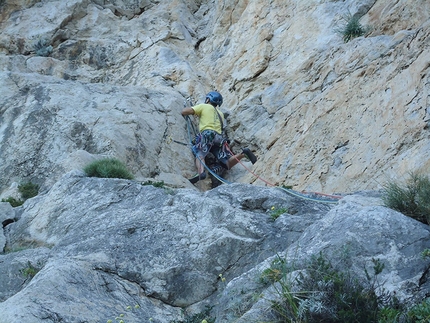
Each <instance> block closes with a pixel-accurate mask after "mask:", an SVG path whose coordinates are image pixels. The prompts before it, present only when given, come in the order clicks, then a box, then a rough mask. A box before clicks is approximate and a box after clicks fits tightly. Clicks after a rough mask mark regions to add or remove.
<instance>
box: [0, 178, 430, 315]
mask: <svg viewBox="0 0 430 323" xmlns="http://www.w3.org/2000/svg"><path fill="white" fill-rule="evenodd" d="M4 204H6V203H3V204H2V206H3V205H4ZM380 204H381V201H380V200H379V199H378V198H375V197H365V196H360V195H354V196H347V197H345V198H343V199H342V200H341V201H340V202H339V204H338V205H336V204H332V203H330V204H327V203H320V202H314V201H308V200H304V199H302V198H300V197H296V196H291V195H289V194H287V193H286V192H285V191H283V190H281V189H278V188H262V187H257V186H253V185H246V184H232V185H222V186H220V187H218V188H216V189H213V190H211V191H209V192H206V193H201V192H197V191H196V190H192V189H191V190H190V189H170V188H156V187H153V186H151V185H142V184H140V183H138V182H136V181H129V180H116V179H97V178H88V177H85V176H84V175H83V173H80V172H76V171H75V172H71V173H68V174H66V175H65V176H64V177H63V178H62V179H61V180H60V181H58V182H57V183H56V184H55V185H54V186H53V187H52V189H51V190H50V191H49V192H48V193H46V194H43V195H40V196H38V197H35V198H32V199H30V200H27V201H26V202H25V204H24V205H23V206H21V207H19V208H15V209H13V212H10V209H7V208H6V209H5V210H6V211H5V212H3V213H2V217H3V218H4V219H5V220H9V224H8V225H7V226H6V227H5V238H6V239H5V240H6V241H7V244H6V247H7V251H8V252H7V253H6V254H4V255H0V264H1V265H0V271H1V275H0V277H1V279H0V286H1V288H0V291H1V293H0V301H1V302H0V312H1V313H2V320H4V321H6V322H12V323H13V322H21V323H25V322H32V323H35V322H42V321H43V322H47V321H48V322H61V321H65V322H82V321H87V322H106V321H107V320H109V319H111V318H115V317H118V315H119V314H120V313H123V312H124V311H126V309H127V307H129V306H132V307H133V308H134V306H135V305H138V306H139V310H137V309H136V310H132V311H127V312H126V313H127V315H128V316H129V317H128V319H129V320H135V321H148V320H150V319H151V318H152V319H153V320H154V321H157V322H165V323H169V322H172V321H179V320H182V319H183V311H182V309H186V311H187V312H189V313H193V312H194V313H195V312H203V311H204V308H205V306H210V307H213V306H215V308H214V309H213V314H212V317H216V319H217V321H216V322H236V321H237V320H238V319H239V321H240V322H261V319H262V316H263V315H265V313H266V314H267V311H266V310H262V308H263V307H264V306H269V305H268V304H267V299H265V298H262V299H259V298H255V297H254V298H253V297H252V295H257V294H262V293H263V294H267V292H266V291H265V290H266V289H267V288H268V287H267V285H262V284H258V280H259V277H261V273H262V272H263V270H264V269H267V268H268V267H269V265H270V261H271V259H273V257H275V255H277V256H278V257H279V256H281V257H285V259H288V261H294V262H295V263H297V265H299V264H300V260H304V259H308V258H309V257H310V255H312V254H318V253H319V252H320V251H321V252H324V253H325V254H326V255H328V256H329V257H336V255H337V254H338V253H339V252H340V251H341V250H344V249H345V248H348V250H349V252H350V253H351V254H352V255H354V257H353V259H354V260H353V265H352V270H354V272H355V273H357V276H360V275H364V270H363V268H366V266H370V264H371V259H373V258H377V259H380V260H381V261H382V262H383V263H384V265H385V268H384V271H383V273H382V277H381V281H383V282H384V288H386V289H387V290H389V291H395V292H396V294H397V296H398V297H399V298H400V299H402V300H405V299H409V298H413V297H419V296H421V297H422V296H423V295H424V294H425V293H427V292H428V282H427V278H426V275H425V273H426V272H427V270H428V261H426V260H424V259H423V258H421V256H420V255H421V252H422V251H423V250H424V249H425V248H426V246H428V244H429V243H430V231H429V228H428V226H426V225H423V224H421V223H419V222H417V221H415V220H413V219H411V218H408V217H406V216H403V215H402V214H399V213H397V212H394V211H392V210H389V209H386V208H384V207H382V206H380ZM3 208H4V207H3ZM272 208H275V209H285V210H287V211H286V213H284V214H282V215H281V216H280V217H279V218H278V219H276V221H274V220H273V219H272V218H271V216H270V212H271V210H272ZM339 233H342V234H339ZM3 239H4V238H3ZM220 277H221V278H222V279H221V278H220ZM251 299H254V301H253V302H251V301H250V300H251ZM239 303H242V305H243V306H244V307H243V306H242V307H241V308H242V309H241V311H240V312H238V310H237V306H239ZM245 304H246V305H245ZM266 309H267V308H266ZM215 313H216V314H215ZM256 313H258V315H257V314H256ZM250 317H253V319H250Z"/></svg>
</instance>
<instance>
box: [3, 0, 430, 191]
mask: <svg viewBox="0 0 430 323" xmlns="http://www.w3.org/2000/svg"><path fill="white" fill-rule="evenodd" d="M429 10H430V4H429V3H428V2H427V1H421V2H414V3H410V2H408V1H406V0H403V1H397V2H396V3H395V4H393V3H392V1H388V0H377V1H376V0H363V1H323V2H321V1H307V2H301V3H297V2H296V1H284V0H282V1H272V2H271V3H270V5H267V3H266V2H264V1H245V0H243V1H242V0H241V1H230V2H229V1H223V2H219V1H183V0H175V1H169V2H168V3H159V2H157V1H144V0H141V1H126V0H122V1H109V2H106V1H96V0H93V1H90V0H84V1H83V0H73V1H67V2H64V1H48V2H46V1H44V2H39V1H13V3H11V2H9V1H6V2H3V3H2V4H1V29H2V34H1V35H0V62H1V66H2V68H1V70H0V73H1V77H0V82H1V83H0V88H1V89H2V93H3V96H2V99H1V101H0V113H1V114H0V115H1V121H2V122H1V126H0V140H1V146H0V158H1V163H0V171H1V173H2V177H1V179H0V190H1V191H2V192H3V191H4V190H6V189H7V188H8V187H9V186H10V185H12V184H13V182H20V181H24V180H31V181H33V182H37V183H38V184H40V185H41V186H43V187H44V188H45V189H48V188H49V187H50V186H51V185H53V183H55V182H56V181H57V180H58V179H59V178H60V177H61V176H62V175H63V174H64V173H65V172H67V171H69V170H72V169H74V168H80V167H81V166H82V165H81V164H79V163H76V162H75V159H74V156H75V154H76V152H77V151H85V152H87V153H89V154H92V155H96V156H98V155H104V156H105V155H108V156H115V157H118V158H120V159H121V160H122V161H124V162H125V163H127V165H128V166H129V167H130V168H131V169H132V170H133V172H134V173H135V174H136V176H138V177H156V176H157V175H160V174H161V173H173V174H177V175H182V176H185V177H187V176H189V175H192V174H193V173H194V172H195V170H194V164H193V162H192V155H191V153H190V151H189V149H184V148H185V146H182V145H180V144H177V143H175V142H172V141H170V138H173V139H174V140H176V141H181V142H185V143H187V142H188V139H189V138H188V135H187V131H186V127H185V123H184V121H183V119H182V118H181V117H180V115H179V112H180V110H181V109H182V107H183V102H184V99H185V98H187V97H188V96H193V97H194V99H195V101H196V102H201V101H202V100H203V98H204V95H205V93H206V92H207V91H209V90H213V89H218V90H219V91H221V93H222V94H223V96H224V99H225V100H224V102H225V104H224V106H223V108H224V109H225V110H226V111H228V112H229V113H230V117H229V122H230V127H229V136H230V138H231V140H232V148H233V149H236V150H238V149H239V148H241V147H244V146H249V147H251V148H252V149H254V150H255V151H256V153H257V155H258V157H259V162H258V163H257V164H256V165H255V166H252V167H253V171H255V173H256V174H258V175H260V177H261V178H263V179H266V181H268V182H270V183H272V184H275V185H278V184H286V185H293V186H294V187H295V188H297V189H306V190H313V191H323V192H328V193H329V192H349V191H356V190H363V189H376V188H379V187H380V186H381V185H382V184H383V183H384V182H386V181H387V180H388V179H390V178H392V177H398V176H402V175H403V174H405V173H407V172H409V171H423V172H428V171H429V168H430V164H429V151H430V149H429V140H428V138H429V120H430V112H429V95H428V88H429V85H428V84H429V64H430V61H429V57H430V55H429V44H428V42H429V39H430V37H429V24H430V22H429V17H428V14H427V13H428V12H429ZM348 12H349V13H350V14H351V15H357V16H362V18H361V20H360V23H361V24H362V25H363V26H365V27H366V28H367V29H368V30H369V31H368V33H367V34H366V37H359V38H356V39H353V40H351V41H350V42H348V43H344V42H343V40H342V36H341V35H339V33H338V32H336V30H339V29H341V28H342V27H343V26H344V25H345V21H344V20H343V17H345V16H346V15H347V14H348ZM169 142H170V144H169ZM228 176H230V177H229V179H230V180H233V181H238V182H247V183H251V182H254V181H257V183H261V181H260V180H258V179H256V178H255V177H254V175H251V174H249V173H248V172H247V171H246V170H244V169H240V167H238V168H237V169H235V170H232V171H231V172H230V174H229V175H228Z"/></svg>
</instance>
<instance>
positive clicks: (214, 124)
mask: <svg viewBox="0 0 430 323" xmlns="http://www.w3.org/2000/svg"><path fill="white" fill-rule="evenodd" d="M193 110H194V112H195V114H196V115H198V116H199V118H200V121H199V131H200V132H202V131H203V130H214V131H216V132H217V133H219V134H221V132H222V127H221V121H220V120H219V117H218V113H219V114H220V116H221V118H222V121H223V123H224V114H223V113H222V112H221V111H219V110H218V109H217V108H215V107H214V106H213V105H211V104H207V103H202V104H198V105H196V106H194V107H193ZM217 111H218V113H217Z"/></svg>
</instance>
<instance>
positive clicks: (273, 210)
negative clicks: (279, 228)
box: [270, 206, 288, 221]
mask: <svg viewBox="0 0 430 323" xmlns="http://www.w3.org/2000/svg"><path fill="white" fill-rule="evenodd" d="M270 210H271V212H270V217H271V218H272V220H273V221H276V219H277V218H279V217H280V216H281V214H284V213H287V212H288V210H287V209H286V208H283V207H281V208H279V209H276V208H275V207H274V206H272V207H271V208H270Z"/></svg>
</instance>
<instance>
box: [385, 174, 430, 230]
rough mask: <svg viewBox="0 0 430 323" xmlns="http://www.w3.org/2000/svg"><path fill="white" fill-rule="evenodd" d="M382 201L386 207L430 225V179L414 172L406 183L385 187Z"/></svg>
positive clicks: (389, 184)
mask: <svg viewBox="0 0 430 323" xmlns="http://www.w3.org/2000/svg"><path fill="white" fill-rule="evenodd" d="M382 200H383V202H384V205H385V206H386V207H389V208H391V209H393V210H396V211H399V212H400V213H403V214H404V215H406V216H409V217H411V218H413V219H415V220H418V221H420V222H422V223H424V224H430V179H429V177H427V176H424V175H420V174H418V173H414V172H412V173H410V174H409V177H408V179H407V180H406V182H405V183H398V182H389V183H387V184H385V185H384V188H383V196H382Z"/></svg>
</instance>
